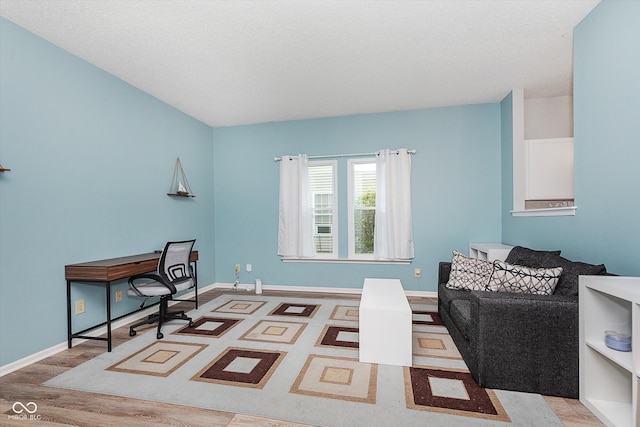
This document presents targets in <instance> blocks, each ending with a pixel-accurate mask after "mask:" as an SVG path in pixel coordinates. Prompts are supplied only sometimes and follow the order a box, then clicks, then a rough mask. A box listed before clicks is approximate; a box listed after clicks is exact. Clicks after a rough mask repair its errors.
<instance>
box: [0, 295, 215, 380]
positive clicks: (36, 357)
mask: <svg viewBox="0 0 640 427" xmlns="http://www.w3.org/2000/svg"><path fill="white" fill-rule="evenodd" d="M215 287H216V285H215V284H211V285H207V286H205V287H204V288H198V293H204V292H207V291H209V290H211V289H214V288H215ZM193 296H194V292H193V291H191V292H189V293H186V294H184V295H180V298H181V299H182V298H192V297H193ZM179 302H180V301H170V302H169V306H172V305H174V304H178V303H179ZM156 311H158V308H157V307H155V306H153V307H148V308H147V309H146V310H142V311H137V312H135V313H132V314H131V315H128V316H126V317H123V318H122V319H119V320H117V321H115V322H112V323H111V332H113V331H114V330H116V329H118V328H121V327H122V326H125V325H128V324H129V323H131V322H134V321H136V320H138V319H142V318H143V317H147V316H148V315H149V314H153V313H155V312H156ZM106 333H107V326H106V325H104V326H101V327H100V328H96V329H93V330H91V331H89V332H87V333H86V334H85V335H88V336H91V337H98V336H100V335H104V334H106ZM74 340H76V341H75V342H76V343H78V344H82V343H83V342H86V341H88V340H86V339H78V338H74ZM105 346H106V342H105ZM67 349H68V343H67V341H66V340H65V341H64V342H62V343H60V344H56V345H53V346H51V347H49V348H45V349H43V350H41V351H38V352H37V353H33V354H30V355H29V356H26V357H23V358H22V359H18V360H16V361H14V362H11V363H7V364H6V365H3V366H0V377H3V376H5V375H7V374H10V373H12V372H14V371H17V370H18V369H22V368H25V367H27V366H29V365H31V364H33V363H36V362H39V361H41V360H43V359H46V358H47V357H50V356H53V355H55V354H58V353H60V352H61V351H64V350H67ZM105 350H106V347H105Z"/></svg>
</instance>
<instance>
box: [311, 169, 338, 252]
mask: <svg viewBox="0 0 640 427" xmlns="http://www.w3.org/2000/svg"><path fill="white" fill-rule="evenodd" d="M313 166H331V167H332V169H333V176H332V182H331V184H332V192H333V207H332V208H331V215H332V218H331V236H332V239H333V240H332V252H330V253H329V252H317V250H316V257H319V258H325V259H337V258H339V256H340V253H339V247H340V246H339V244H338V243H339V235H340V233H339V228H338V222H339V221H338V212H339V206H338V162H337V160H309V165H308V167H309V168H311V167H313ZM318 194H327V193H321V192H313V191H312V189H311V185H309V204H310V209H311V215H312V217H313V218H314V222H313V224H314V233H313V236H314V245H315V238H316V235H317V234H318V233H317V232H316V231H317V224H316V223H315V217H316V215H317V213H316V207H315V196H316V195H318ZM319 210H321V208H319ZM319 215H322V213H320V214H319ZM323 225H324V224H323Z"/></svg>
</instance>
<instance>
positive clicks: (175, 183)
mask: <svg viewBox="0 0 640 427" xmlns="http://www.w3.org/2000/svg"><path fill="white" fill-rule="evenodd" d="M167 196H171V197H196V196H195V195H194V194H193V191H191V186H190V185H189V181H187V175H185V173H184V169H182V163H180V158H179V157H178V158H177V159H176V166H175V167H174V168H173V179H172V180H171V187H170V188H169V192H168V193H167Z"/></svg>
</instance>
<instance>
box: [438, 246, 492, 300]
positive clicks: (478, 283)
mask: <svg viewBox="0 0 640 427" xmlns="http://www.w3.org/2000/svg"><path fill="white" fill-rule="evenodd" d="M492 271H493V264H491V263H490V262H488V261H484V260H481V259H476V258H469V257H466V256H464V255H463V254H461V253H460V252H458V251H453V258H452V259H451V273H450V274H449V281H448V282H447V288H449V289H464V290H470V291H484V290H485V289H486V287H487V283H488V282H489V278H490V277H491V272H492Z"/></svg>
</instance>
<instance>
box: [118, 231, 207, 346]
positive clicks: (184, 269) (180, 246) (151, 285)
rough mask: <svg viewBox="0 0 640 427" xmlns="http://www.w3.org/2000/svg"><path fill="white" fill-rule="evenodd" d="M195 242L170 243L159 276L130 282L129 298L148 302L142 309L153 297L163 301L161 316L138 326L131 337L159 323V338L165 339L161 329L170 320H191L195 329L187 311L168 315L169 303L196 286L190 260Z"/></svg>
mask: <svg viewBox="0 0 640 427" xmlns="http://www.w3.org/2000/svg"><path fill="white" fill-rule="evenodd" d="M195 242H196V241H195V239H194V240H186V241H182V242H168V243H167V244H166V245H165V247H164V250H163V251H162V255H160V260H159V261H158V271H157V272H156V273H147V274H138V275H135V276H131V277H130V278H129V290H128V291H127V295H129V296H132V297H140V298H144V301H142V304H141V305H140V308H143V307H144V304H145V302H146V301H147V299H148V298H151V297H156V296H159V297H160V310H159V311H158V313H157V314H152V315H150V316H149V318H148V319H146V320H144V321H142V322H138V323H136V324H135V325H133V326H131V327H130V328H129V336H131V337H132V336H134V335H135V334H136V331H135V328H137V327H138V326H141V325H147V324H151V323H155V322H158V334H157V338H158V339H162V338H163V337H164V335H162V332H161V331H160V329H161V328H162V324H163V323H164V322H166V321H168V320H173V319H180V320H188V321H189V326H191V327H193V325H194V324H193V321H192V320H191V318H190V317H188V316H187V315H186V314H184V311H179V312H172V313H170V312H168V302H169V300H171V299H172V298H173V295H174V294H175V293H176V292H180V291H183V290H185V289H189V288H192V287H193V286H195V284H196V279H195V278H194V276H193V269H192V268H191V263H190V262H189V258H190V257H191V250H192V249H193V245H194V243H195Z"/></svg>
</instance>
